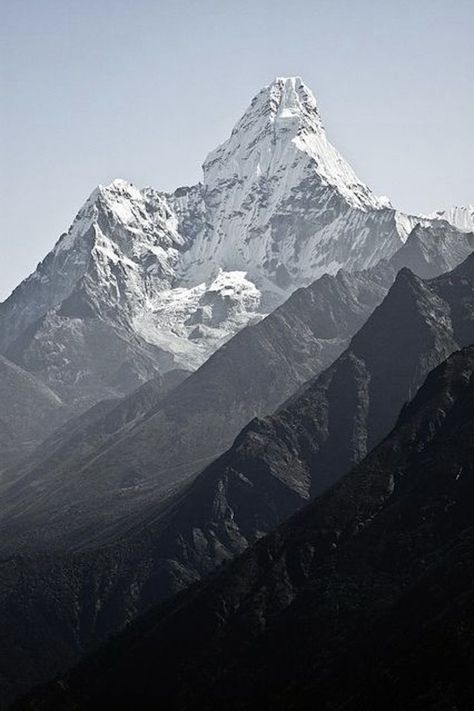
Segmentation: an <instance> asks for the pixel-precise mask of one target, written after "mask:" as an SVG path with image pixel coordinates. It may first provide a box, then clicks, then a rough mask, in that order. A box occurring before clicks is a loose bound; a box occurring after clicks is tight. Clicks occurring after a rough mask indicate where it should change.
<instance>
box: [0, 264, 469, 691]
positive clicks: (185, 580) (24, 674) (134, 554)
mask: <svg viewBox="0 0 474 711" xmlns="http://www.w3.org/2000/svg"><path fill="white" fill-rule="evenodd" d="M353 276H354V275H352V277H351V278H353ZM326 279H327V280H328V281H329V282H330V281H331V278H330V277H327V278H326ZM473 286H474V255H471V257H470V258H469V259H468V260H466V261H465V262H464V263H463V264H462V265H460V266H459V267H457V268H456V269H455V270H454V271H453V272H451V273H449V274H446V275H442V276H440V277H437V278H436V279H434V280H426V281H423V280H421V279H419V278H418V277H416V276H415V275H413V274H411V273H410V272H409V271H408V270H406V269H405V270H402V271H401V272H400V273H399V275H398V276H397V279H396V281H395V283H394V284H393V286H392V287H391V289H390V291H389V293H388V295H387V296H386V297H385V299H384V300H383V302H382V304H381V305H380V306H379V307H378V308H377V309H376V310H375V311H374V313H373V314H372V316H370V318H369V319H368V321H367V322H366V323H365V325H363V326H362V328H361V329H359V331H358V333H357V334H356V335H355V336H354V337H353V339H352V341H351V344H350V346H349V348H348V349H347V350H346V351H345V352H344V353H343V354H342V355H341V356H340V357H339V358H338V360H337V361H336V362H335V363H334V364H333V365H331V366H330V367H329V368H328V369H326V370H325V371H324V372H323V373H322V374H321V375H320V376H319V377H316V378H313V379H312V380H311V381H310V382H309V383H308V385H307V386H306V387H305V388H304V389H303V390H302V391H301V393H300V394H299V395H297V396H293V397H292V398H291V399H290V400H289V402H288V404H286V405H285V406H283V407H282V408H280V409H279V410H278V411H277V412H276V413H275V414H274V415H272V416H269V417H265V418H263V419H256V420H253V421H252V422H250V423H249V424H248V426H247V427H246V428H245V429H244V430H243V431H242V432H241V434H240V435H239V436H238V437H237V439H236V440H235V442H234V444H233V445H232V447H230V449H229V450H228V451H227V452H226V453H224V454H223V455H222V456H221V457H219V458H218V459H217V460H216V461H214V462H213V463H211V464H210V465H209V466H208V467H207V468H205V469H204V470H203V472H202V473H201V474H200V475H199V476H198V477H197V478H195V479H194V481H193V482H192V483H191V484H189V485H187V486H182V487H181V488H180V489H179V491H178V492H177V493H176V495H175V496H173V497H171V498H170V499H169V500H163V499H161V500H160V499H159V500H158V501H153V500H152V499H150V500H149V501H148V505H145V502H142V505H141V507H140V508H139V509H138V510H137V511H136V512H135V513H132V514H130V515H128V516H123V517H122V518H121V519H120V521H119V522H117V524H116V525H115V527H112V528H111V530H105V531H104V527H102V528H100V527H98V530H97V531H96V537H95V540H93V541H89V547H88V549H86V548H83V549H82V550H79V551H76V552H74V553H73V554H66V553H63V554H53V555H51V554H46V553H43V554H41V555H34V554H32V553H31V552H30V553H29V554H28V555H25V554H23V555H20V556H19V555H16V556H12V555H10V556H6V555H4V556H3V562H2V563H1V568H0V572H1V574H0V580H1V581H3V587H2V588H0V620H1V626H2V630H3V640H4V641H3V644H2V646H0V658H1V666H2V668H3V670H4V671H3V674H4V686H5V691H4V692H3V693H4V695H5V696H8V695H13V694H14V693H15V690H16V693H18V691H19V690H22V689H23V690H24V689H25V688H26V687H27V684H28V683H29V684H30V685H31V684H32V683H34V682H39V681H41V680H44V679H45V678H47V677H48V676H49V677H51V676H52V675H53V674H55V673H58V672H60V671H61V670H64V669H65V668H66V667H67V666H68V665H70V664H72V663H73V662H74V661H76V660H77V659H78V657H80V656H81V655H82V654H83V653H84V650H86V649H91V648H93V647H94V646H95V645H97V643H98V642H100V641H102V640H103V639H104V638H106V637H107V636H108V635H109V634H110V633H112V632H116V631H117V630H119V629H121V628H123V627H124V626H125V625H126V624H127V623H128V622H130V620H132V619H134V618H135V617H137V615H139V614H140V613H143V612H145V611H146V610H147V609H149V608H150V607H151V606H152V605H153V604H156V603H157V602H159V601H160V600H163V599H165V598H169V597H170V596H171V595H173V593H176V592H178V591H179V590H182V589H183V588H185V587H187V586H189V585H191V584H192V583H195V582H196V581H198V580H199V579H200V578H202V577H204V576H206V575H208V574H209V573H211V572H212V571H213V570H214V569H215V568H216V567H219V566H220V565H223V564H226V563H227V562H228V561H229V560H230V559H231V558H232V557H235V556H236V555H238V554H239V553H241V552H242V551H243V550H244V549H245V548H246V547H247V546H249V545H251V544H252V543H253V542H254V541H255V539H258V538H260V537H262V536H263V535H264V534H266V533H269V532H270V531H271V530H273V529H274V528H275V526H277V525H278V524H279V523H281V522H282V521H283V520H284V519H286V518H287V517H288V516H290V515H291V514H293V513H294V512H296V511H297V510H298V509H300V508H302V507H303V506H304V505H305V504H306V503H307V502H309V501H310V500H311V499H313V498H314V497H317V496H319V495H321V494H322V493H324V491H325V490H327V489H328V488H329V487H331V485H333V484H334V483H335V482H336V481H337V480H338V479H339V478H340V477H341V476H343V475H344V474H345V473H346V472H347V471H349V470H350V469H351V467H352V466H353V465H354V464H355V463H356V462H358V461H360V460H361V459H362V458H363V457H364V456H365V455H366V454H367V452H368V451H369V450H370V449H371V448H372V447H373V446H375V445H377V444H378V442H379V441H380V439H381V438H382V437H384V436H385V435H386V434H387V433H388V432H389V431H390V429H391V428H392V427H393V426H394V424H395V423H396V419H397V414H398V413H399V411H400V409H401V408H402V407H403V405H404V403H405V402H406V401H407V400H408V399H409V398H410V397H411V396H413V395H414V394H415V393H416V391H417V388H418V387H419V385H420V384H421V383H422V382H423V380H424V378H425V377H426V375H427V373H428V372H429V370H430V369H431V368H433V367H434V366H436V365H437V364H438V363H439V362H440V361H442V360H443V359H444V358H446V357H447V356H448V355H449V353H451V352H452V351H453V350H456V349H457V348H458V344H459V345H462V344H466V343H470V342H472V341H473V340H474V322H473V301H474V293H473ZM261 325H262V324H259V325H258V327H261ZM193 377H195V375H192V376H190V378H189V379H188V380H190V379H191V378H193ZM185 382H188V381H185ZM183 385H184V383H183ZM181 387H182V386H181ZM77 476H78V477H80V474H78V475H77ZM91 488H92V490H93V491H94V492H95V491H96V490H97V488H98V485H97V484H95V483H94V485H93V486H92V487H91ZM57 489H59V486H58V487H57ZM29 506H30V507H32V506H34V501H33V499H32V500H31V501H30V503H29ZM106 512H107V507H105V506H104V507H103V517H105V516H106ZM74 513H75V512H74V510H73V509H72V508H71V509H70V515H74ZM46 519H48V524H50V525H53V524H54V517H53V515H52V514H51V513H50V514H49V518H48V517H47V516H45V525H46ZM26 521H27V525H26V530H27V531H28V530H29V535H30V537H31V538H38V535H39V534H38V531H37V530H35V529H34V528H32V527H31V521H30V522H29V523H28V519H26ZM28 525H30V528H29V529H28ZM63 526H64V523H63ZM8 535H9V534H8V530H2V539H3V540H5V539H6V538H7V536H8ZM15 535H16V534H15ZM15 535H14V536H13V538H15ZM93 544H95V546H96V547H95V548H94V545H93ZM23 619H24V620H26V623H25V624H23V622H22V623H21V624H20V622H19V620H23ZM31 629H35V630H36V641H35V642H34V643H32V641H31V637H30V634H31ZM45 646H47V647H48V650H49V651H48V655H44V653H43V651H44V648H45ZM12 649H14V650H15V654H14V655H13V654H12Z"/></svg>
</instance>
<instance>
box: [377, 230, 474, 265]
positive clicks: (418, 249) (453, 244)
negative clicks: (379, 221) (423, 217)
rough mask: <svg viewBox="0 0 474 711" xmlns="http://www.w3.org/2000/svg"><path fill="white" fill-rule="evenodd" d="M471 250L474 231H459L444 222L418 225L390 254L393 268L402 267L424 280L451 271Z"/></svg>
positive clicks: (473, 242)
mask: <svg viewBox="0 0 474 711" xmlns="http://www.w3.org/2000/svg"><path fill="white" fill-rule="evenodd" d="M473 250H474V232H473V231H472V230H471V231H469V232H468V231H466V232H460V230H459V229H458V228H456V227H453V226H451V225H449V224H448V222H446V221H444V220H441V219H440V220H439V221H438V222H433V223H432V224H431V225H429V226H426V225H421V224H418V225H416V226H415V227H414V229H413V230H412V232H411V233H410V234H409V236H408V239H407V240H406V242H405V244H404V245H403V246H402V247H401V248H400V249H399V250H398V251H397V253H396V254H394V255H393V257H392V259H391V260H390V263H391V264H392V266H393V267H395V269H397V270H398V269H401V268H402V267H405V266H407V265H408V266H410V268H411V269H412V270H413V271H414V272H415V274H418V276H421V277H423V278H425V279H428V278H430V277H434V276H437V275H438V274H441V273H443V272H446V271H449V270H450V269H454V267H455V266H457V265H458V264H460V263H461V262H462V261H463V260H464V259H466V257H467V256H468V255H469V254H471V252H472V251H473Z"/></svg>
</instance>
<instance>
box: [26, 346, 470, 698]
mask: <svg viewBox="0 0 474 711" xmlns="http://www.w3.org/2000/svg"><path fill="white" fill-rule="evenodd" d="M473 511H474V347H469V348H465V349H463V350H462V351H460V352H456V353H455V354H453V355H452V356H451V357H450V358H448V359H447V361H445V362H444V363H442V364H441V365H440V366H439V367H437V368H436V369H435V370H434V371H433V372H432V373H430V375H429V376H428V378H427V380H426V382H425V384H424V385H423V387H422V388H421V389H420V391H419V392H418V394H417V395H416V397H415V398H414V400H413V402H411V403H410V404H409V405H407V406H406V407H405V408H404V409H403V411H402V413H401V415H400V417H399V420H398V422H397V424H396V427H395V428H394V430H393V431H392V433H391V434H390V435H389V436H388V437H387V438H386V439H385V440H384V442H382V444H380V445H379V446H378V447H377V448H376V449H375V450H374V451H373V452H372V453H371V454H370V455H369V456H368V457H367V458H366V459H365V460H364V461H363V462H362V463H361V464H360V465H359V466H357V467H356V468H355V469H353V470H352V471H351V472H350V473H349V474H348V475H347V476H345V477H344V478H343V479H342V480H341V481H340V482H339V483H338V484H336V485H335V486H334V487H333V488H332V489H331V490H329V491H328V492H327V493H326V494H324V495H323V496H321V497H320V498H319V499H318V500H316V501H315V502H314V503H313V504H311V505H309V506H308V507H307V508H306V509H305V510H303V511H302V512H300V513H299V514H297V515H296V516H294V517H293V518H291V519H290V520H289V521H288V522H287V523H285V524H283V525H282V526H280V527H279V528H278V529H277V530H276V531H275V532H274V533H273V534H270V535H269V536H267V537H266V538H264V539H262V540H261V541H259V542H258V543H256V544H255V545H253V546H252V547H251V548H250V549H249V550H248V551H247V552H246V553H244V554H243V555H242V556H241V557H239V558H238V559H237V560H236V561H234V563H232V564H230V566H229V567H228V568H226V569H224V570H222V571H221V572H219V573H217V574H215V575H214V576H212V577H211V578H210V579H208V580H207V581H205V582H203V583H201V584H199V585H196V586H194V587H193V588H191V589H190V590H188V591H187V592H185V593H183V594H181V595H180V596H178V597H177V598H175V599H174V600H172V601H170V602H169V603H168V604H165V605H164V606H162V607H161V608H158V609H157V610H154V611H152V612H151V613H149V614H148V615H147V616H145V617H144V618H143V619H141V620H140V621H139V622H137V623H136V624H135V625H133V626H132V627H131V628H130V629H129V630H128V631H126V632H125V633H124V634H122V635H121V636H119V637H118V638H116V639H115V640H114V641H112V642H111V643H110V644H108V645H107V646H106V647H105V648H104V649H103V650H102V651H101V652H100V653H99V654H97V655H96V656H94V657H93V658H91V659H89V660H88V661H86V662H85V663H83V664H82V665H81V666H80V667H78V668H77V669H76V670H75V671H73V672H72V673H71V674H70V675H69V676H67V677H66V678H64V679H62V680H61V681H60V682H55V683H53V684H50V685H49V686H47V687H46V688H44V689H43V690H41V691H39V692H37V693H36V694H33V695H32V696H31V697H30V698H29V699H27V700H24V701H23V702H22V703H20V704H18V705H17V707H16V708H18V709H37V710H39V709H48V711H53V710H54V709H90V708H115V709H122V708H123V709H125V708H134V707H135V708H166V709H186V710H190V709H193V710H195V711H197V710H198V709H199V710H200V711H202V710H203V709H215V710H216V711H217V709H219V708H226V709H257V708H258V709H263V708H265V709H270V708H271V709H281V710H283V709H295V710H297V709H301V711H302V710H303V709H307V708H310V707H313V704H314V703H315V700H317V707H318V709H336V708H337V709H340V708H344V709H351V710H354V711H356V710H357V709H362V708H363V709H380V708H384V709H397V710H401V709H435V708H436V709H454V708H456V709H458V710H459V711H461V710H463V711H464V709H466V710H467V709H469V708H472V703H473V701H474V681H473V677H472V663H473V661H474V634H473V632H474V629H473V627H474V625H473V619H474V617H473V612H474V563H473V561H474V555H473V554H474V514H473Z"/></svg>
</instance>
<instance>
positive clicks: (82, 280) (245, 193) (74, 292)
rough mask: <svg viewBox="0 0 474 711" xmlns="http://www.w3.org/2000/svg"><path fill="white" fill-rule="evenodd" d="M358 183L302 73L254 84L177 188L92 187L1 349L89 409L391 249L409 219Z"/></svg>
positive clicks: (6, 325)
mask: <svg viewBox="0 0 474 711" xmlns="http://www.w3.org/2000/svg"><path fill="white" fill-rule="evenodd" d="M420 221H421V222H423V223H424V224H430V220H429V219H428V218H415V217H409V216H406V215H403V214H401V213H398V212H396V211H395V210H394V209H393V208H391V207H390V206H389V205H388V204H387V202H386V200H381V199H379V198H377V197H376V196H375V195H374V194H373V193H372V192H371V191H370V190H369V189H368V188H367V186H365V185H364V184H363V183H361V182H360V181H359V180H358V178H357V177H356V175H355V174H354V172H353V170H352V169H351V168H350V166H349V165H348V164H347V163H346V162H345V161H344V159H343V158H342V157H341V156H340V155H339V153H338V152H337V151H336V149H335V148H334V147H333V146H332V145H331V144H330V143H329V141H328V139H327V137H326V132H325V130H324V128H323V125H322V122H321V118H320V114H319V111H318V108H317V105H316V101H315V99H314V96H313V95H312V93H311V91H310V90H309V89H308V87H306V86H305V85H304V83H303V82H302V81H301V79H299V78H298V77H296V78H295V77H292V78H278V79H276V80H275V81H274V82H273V83H272V84H270V85H269V86H267V87H265V88H264V89H262V91H260V92H259V93H258V94H257V96H256V97H255V99H254V100H253V101H252V103H251V105H250V107H249V108H248V109H247V111H246V112H245V113H244V115H243V116H242V118H241V119H240V121H239V122H238V123H237V125H236V127H235V128H234V130H233V131H232V134H231V136H230V138H229V139H228V140H227V141H226V142H225V143H224V144H222V145H221V146H220V147H219V148H217V149H216V150H215V151H213V152H212V153H211V154H210V155H209V156H208V157H207V159H206V161H205V162H204V166H203V183H202V184H198V185H196V186H193V187H190V188H179V189H178V190H176V191H175V192H174V193H172V194H165V193H160V192H158V191H156V190H153V189H152V188H145V189H143V190H139V189H138V188H136V187H135V186H133V185H131V184H130V183H127V182H126V181H124V180H115V181H114V182H112V183H111V184H110V185H108V186H99V187H97V188H96V189H95V190H94V191H93V192H92V194H91V196H90V197H89V199H88V200H87V201H86V203H85V204H84V206H83V207H82V208H81V209H80V211H79V213H78V215H77V217H76V219H75V220H74V222H73V224H72V225H71V227H70V229H69V231H68V232H67V234H64V235H62V236H61V238H60V239H59V241H58V242H57V244H56V245H55V247H54V249H53V250H52V251H51V252H50V253H49V254H48V255H47V256H46V258H45V259H44V260H43V261H42V262H41V263H40V264H39V265H38V267H37V269H36V271H35V272H34V273H33V274H32V275H31V276H29V277H28V278H27V279H26V280H25V281H24V282H22V284H20V285H19V286H18V287H17V288H16V289H15V291H14V292H13V293H12V294H11V296H10V297H9V298H8V299H7V300H6V301H5V302H4V303H3V304H1V305H0V352H1V353H3V354H5V355H7V357H8V358H10V359H11V360H13V361H15V362H16V363H18V364H19V365H20V366H21V367H23V368H25V369H27V370H30V371H31V372H33V373H35V374H36V375H38V377H40V378H41V379H42V380H43V382H45V383H46V384H47V385H48V386H49V387H51V388H52V389H53V390H54V391H56V392H57V393H58V394H59V395H60V397H61V398H62V399H64V400H65V401H67V402H68V403H71V404H73V405H74V407H75V409H76V411H79V410H84V409H86V408H87V407H88V406H91V405H93V404H95V402H97V401H99V400H101V399H104V398H110V397H115V396H120V395H123V394H128V393H129V392H131V391H132V390H133V389H135V388H136V387H138V386H139V385H140V384H141V383H143V382H144V381H146V380H148V379H150V378H152V377H154V376H155V375H156V374H157V373H163V372H165V371H166V370H171V369H175V368H177V367H178V368H186V369H195V368H196V367H198V366H199V365H201V364H202V363H203V362H204V361H205V360H206V359H207V358H208V357H209V356H210V355H211V353H212V352H214V351H215V350H216V349H217V348H218V347H219V346H220V345H222V344H223V343H224V342H225V341H226V340H228V339H229V338H230V337H231V336H232V335H233V334H235V333H236V332H237V331H239V330H240V329H241V328H242V327H243V326H245V325H246V324H249V323H254V322H256V321H258V320H259V319H261V318H262V317H263V316H264V315H266V314H268V313H269V312H270V311H272V310H273V309H274V308H275V307H276V306H278V305H280V304H281V303H283V302H284V301H285V300H286V299H287V298H288V297H289V295H290V294H291V293H292V292H293V291H294V290H295V289H296V288H298V287H301V286H307V285H308V284H310V283H311V282H313V281H314V280H315V279H317V278H318V277H320V276H321V275H322V274H324V273H330V274H335V273H336V272H337V271H338V270H339V268H344V269H346V270H349V271H353V270H361V269H365V268H370V267H372V266H374V265H376V264H377V263H378V262H379V261H380V259H382V258H387V259H388V258H390V257H391V256H392V255H393V254H394V253H395V252H396V251H397V249H398V248H399V247H400V246H401V245H402V244H403V241H404V240H405V239H406V237H407V235H408V233H409V232H410V230H411V228H412V227H413V226H414V225H415V224H416V223H417V222H420Z"/></svg>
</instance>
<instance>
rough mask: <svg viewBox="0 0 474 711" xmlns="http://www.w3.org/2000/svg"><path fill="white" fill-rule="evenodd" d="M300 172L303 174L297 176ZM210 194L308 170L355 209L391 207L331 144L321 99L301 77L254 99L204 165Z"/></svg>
mask: <svg viewBox="0 0 474 711" xmlns="http://www.w3.org/2000/svg"><path fill="white" fill-rule="evenodd" d="M295 168H296V170H297V172H298V173H299V176H295V175H294V173H295ZM203 169H204V183H205V185H206V186H207V187H208V188H209V190H211V191H212V190H214V189H216V188H219V187H220V186H221V185H222V184H223V183H228V181H229V180H238V181H240V182H245V183H246V184H247V187H250V184H251V183H253V182H255V181H265V180H266V179H270V178H272V177H273V176H275V175H278V174H281V172H282V171H284V170H285V169H286V170H287V171H291V172H292V174H293V179H294V178H295V177H296V178H298V177H299V178H300V179H301V177H302V176H301V173H302V172H303V171H304V172H305V173H308V175H310V174H311V173H312V174H313V177H314V176H315V175H316V176H318V178H319V180H320V182H321V184H322V185H323V186H327V187H330V188H333V189H336V190H337V191H338V192H339V194H340V195H341V196H342V197H343V198H344V199H345V200H346V201H347V202H348V203H349V205H350V206H351V207H356V208H359V209H363V210H367V209H381V208H383V207H385V206H386V202H385V201H384V200H380V199H378V198H377V197H376V196H375V195H374V194H373V193H372V192H371V191H370V190H369V188H368V187H367V186H366V185H364V184H363V183H362V182H361V181H360V180H359V179H358V178H357V176H356V174H355V173H354V171H353V170H352V168H351V167H350V166H349V165H348V163H346V161H345V160H344V159H343V158H342V156H341V155H340V154H339V153H338V151H337V150H336V149H335V148H334V146H332V144H331V143H330V142H329V141H328V139H327V136H326V131H325V129H324V127H323V124H322V121H321V116H320V114H319V110H318V107H317V103H316V99H315V97H314V95H313V93H312V91H311V90H310V89H309V88H308V87H307V86H306V84H304V82H303V81H302V80H301V78H300V77H277V78H276V79H275V80H274V81H273V82H272V83H271V84H270V85H269V86H266V87H265V88H263V89H262V90H261V91H260V92H259V93H258V94H257V95H256V96H255V98H254V99H253V101H252V102H251V104H250V106H249V108H248V109H247V111H246V112H245V113H244V115H243V116H242V118H241V119H240V120H239V121H238V123H237V124H236V126H235V128H234V130H233V131H232V133H231V136H230V138H229V139H228V140H227V141H225V143H223V144H222V145H221V146H219V147H218V148H217V149H216V150H215V151H213V152H211V153H210V154H209V155H208V157H207V159H206V161H205V163H204V166H203Z"/></svg>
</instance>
